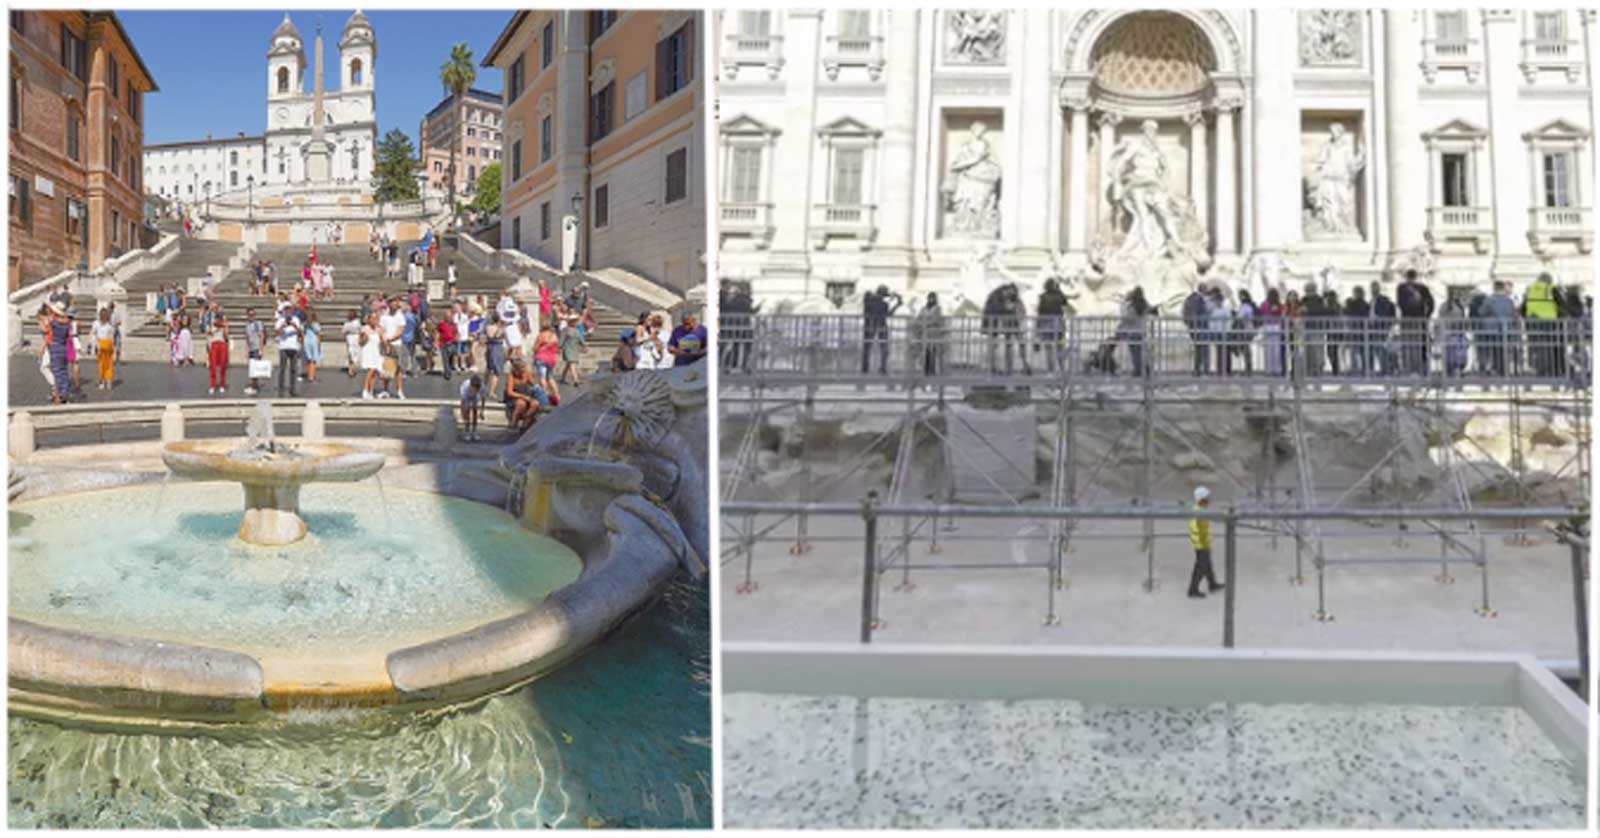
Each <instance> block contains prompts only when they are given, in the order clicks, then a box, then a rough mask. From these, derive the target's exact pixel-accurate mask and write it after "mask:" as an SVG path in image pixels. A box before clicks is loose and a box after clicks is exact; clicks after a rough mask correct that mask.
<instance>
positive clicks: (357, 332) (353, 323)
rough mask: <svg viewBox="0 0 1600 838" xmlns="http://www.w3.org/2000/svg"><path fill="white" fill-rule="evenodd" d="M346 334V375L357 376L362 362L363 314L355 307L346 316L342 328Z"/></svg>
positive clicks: (341, 330)
mask: <svg viewBox="0 0 1600 838" xmlns="http://www.w3.org/2000/svg"><path fill="white" fill-rule="evenodd" d="M340 332H341V333H342V334H343V335H344V351H345V362H344V372H345V375H348V376H350V377H352V378H353V377H355V374H356V368H357V367H358V366H360V364H361V315H360V314H359V313H357V312H356V310H355V309H350V313H349V314H347V315H345V317H344V328H342V329H340Z"/></svg>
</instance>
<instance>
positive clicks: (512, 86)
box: [506, 55, 526, 102]
mask: <svg viewBox="0 0 1600 838" xmlns="http://www.w3.org/2000/svg"><path fill="white" fill-rule="evenodd" d="M523 59H524V56H521V55H519V56H517V60H516V61H513V62H511V71H510V78H508V79H507V80H506V89H507V90H509V91H510V94H509V95H508V96H507V97H506V101H507V102H515V101H517V98H518V97H520V96H521V95H522V90H523V87H522V85H523V78H524V76H525V73H524V72H523V70H524V69H525V68H526V63H525V62H524V60H523Z"/></svg>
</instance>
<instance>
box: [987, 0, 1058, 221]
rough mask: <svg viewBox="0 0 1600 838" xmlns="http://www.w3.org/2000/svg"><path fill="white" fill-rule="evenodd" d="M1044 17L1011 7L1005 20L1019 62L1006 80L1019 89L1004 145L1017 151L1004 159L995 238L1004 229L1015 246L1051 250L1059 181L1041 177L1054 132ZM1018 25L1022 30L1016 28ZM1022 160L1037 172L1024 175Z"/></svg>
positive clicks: (1046, 167) (1047, 31) (1055, 116)
mask: <svg viewBox="0 0 1600 838" xmlns="http://www.w3.org/2000/svg"><path fill="white" fill-rule="evenodd" d="M1049 17H1050V15H1049V13H1048V12H1046V11H1043V10H1032V9H1024V10H1019V11H1014V12H1012V13H1011V14H1009V15H1007V16H1006V25H1007V26H1009V27H1010V28H1011V30H1012V32H1013V33H1015V34H1019V35H1020V37H1019V38H1016V40H1014V41H1013V44H1015V45H1016V46H1013V47H1012V57H1013V60H1014V61H1016V62H1017V65H1019V66H1018V70H1017V72H1016V74H1015V75H1014V76H1013V81H1012V83H1013V84H1015V85H1018V87H1019V89H1018V90H1017V92H1016V99H1015V101H1016V103H1017V107H1016V109H1015V110H1012V109H1010V108H1008V109H1007V114H1006V123H1005V132H1006V145H1007V146H1008V147H1010V148H1013V149H1018V150H1019V151H1020V154H1018V155H1017V156H1016V157H1014V158H1011V159H1007V160H1006V161H1005V174H1004V175H1003V177H1004V180H1002V181H1001V189H1000V192H1001V197H1002V198H1003V199H1005V200H1004V204H1005V209H1004V210H1003V211H1002V214H1001V218H1000V226H1001V239H1002V240H1004V239H1006V238H1009V236H1007V235H1006V234H1007V233H1008V232H1009V233H1010V236H1014V237H1015V238H1014V239H1012V241H1014V242H1015V243H1016V245H1017V247H1018V248H1019V249H1022V250H1028V251H1035V252H1038V251H1054V250H1055V249H1056V248H1055V243H1054V241H1053V236H1052V235H1051V231H1050V211H1049V209H1048V205H1049V203H1050V196H1051V195H1053V194H1055V192H1056V189H1058V188H1059V185H1058V184H1059V183H1060V181H1059V180H1058V181H1056V182H1055V183H1051V182H1050V178H1048V177H1044V176H1042V175H1044V173H1045V172H1048V171H1049V170H1050V163H1049V161H1050V153H1051V150H1052V147H1053V146H1054V145H1055V143H1054V142H1053V139H1054V137H1056V136H1059V131H1060V127H1059V126H1060V123H1059V122H1057V119H1058V117H1059V115H1058V114H1057V113H1056V112H1055V109H1054V108H1052V107H1051V101H1050V100H1051V99H1052V98H1053V93H1054V91H1053V90H1052V89H1051V84H1050V65H1051V55H1050V27H1049V26H1048V25H1047V23H1046V21H1048V19H1049ZM1018 29H1020V30H1022V31H1021V32H1020V33H1017V30H1018ZM1018 47H1020V49H1019V48H1018ZM1058 153H1059V152H1058ZM1025 160H1027V161H1037V163H1038V164H1040V165H1039V166H1038V169H1037V170H1036V171H1038V172H1039V175H1035V176H1030V175H1029V174H1027V172H1028V171H1029V170H1028V168H1026V167H1025V166H1024V165H1023V161H1025ZM1058 171H1059V170H1058ZM1007 215H1009V216H1010V218H1007V217H1006V216H1007Z"/></svg>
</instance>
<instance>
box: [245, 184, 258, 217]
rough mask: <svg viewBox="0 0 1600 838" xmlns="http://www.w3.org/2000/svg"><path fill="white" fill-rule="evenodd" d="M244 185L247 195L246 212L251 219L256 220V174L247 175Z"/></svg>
mask: <svg viewBox="0 0 1600 838" xmlns="http://www.w3.org/2000/svg"><path fill="white" fill-rule="evenodd" d="M244 185H245V196H246V197H245V199H244V206H245V214H246V217H248V218H249V219H250V221H252V222H254V221H255V220H256V176H255V175H247V176H245V179H244Z"/></svg>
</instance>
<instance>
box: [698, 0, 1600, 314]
mask: <svg viewBox="0 0 1600 838" xmlns="http://www.w3.org/2000/svg"><path fill="white" fill-rule="evenodd" d="M1596 25H1597V23H1596V17H1595V12H1593V11H1592V10H1586V11H1579V10H1555V9H1551V10H1514V11H1513V10H1477V9H1473V10H1465V9H1462V10H1450V9H1429V10H1426V11H1414V10H1405V11H1402V10H1393V11H1365V10H1350V9H1329V10H1314V9H1300V10H1295V9H1254V10H1229V11H1208V10H1203V9H1185V10H1174V11H1158V10H1140V9H1126V10H1107V11H1097V10H1044V9H1038V10H1027V11H991V10H976V11H962V10H940V11H927V10H924V11H916V10H901V9H893V10H861V11H851V10H815V9H812V10H766V11H758V12H740V11H725V12H719V13H718V14H717V21H716V27H715V29H714V37H713V48H714V49H715V50H716V54H715V55H714V63H715V65H716V68H717V70H718V73H719V79H718V85H719V88H718V112H719V123H718V132H719V139H720V144H719V151H718V159H717V160H716V166H717V171H718V173H719V177H718V179H717V189H718V196H719V203H720V213H719V220H720V228H719V237H720V242H721V244H720V256H719V268H718V270H719V275H720V280H721V281H722V282H723V283H748V284H749V286H750V289H751V291H752V292H753V294H754V295H755V297H756V299H757V300H758V301H759V300H813V301H814V300H815V299H817V298H821V297H823V296H826V297H827V298H830V299H833V300H835V301H841V300H844V299H846V298H849V297H851V296H852V295H854V294H856V293H859V291H860V290H864V289H865V288H868V287H875V286H877V285H880V284H885V285H888V286H890V287H891V288H894V289H896V290H899V291H902V292H912V293H920V292H925V291H938V292H941V293H944V292H950V291H952V290H957V289H959V288H960V287H961V286H962V277H963V274H964V272H965V273H966V275H968V276H970V272H971V270H972V265H973V264H974V263H981V262H982V261H983V259H982V258H981V257H983V256H985V255H987V256H990V257H998V259H997V260H995V261H996V262H997V264H998V266H999V267H997V268H996V270H999V271H1001V272H1002V273H1004V272H1009V273H1011V274H1013V275H1020V276H1025V277H1030V278H1032V277H1039V276H1044V275H1049V274H1052V273H1053V274H1055V275H1058V276H1080V277H1081V276H1087V277H1091V278H1095V277H1097V276H1098V277H1099V279H1098V280H1097V281H1100V282H1103V281H1104V278H1105V277H1106V276H1108V275H1111V274H1114V273H1115V269H1114V268H1113V267H1110V266H1112V265H1115V264H1116V254H1118V253H1127V252H1130V250H1129V248H1132V250H1133V251H1140V246H1138V245H1137V243H1136V242H1134V241H1132V240H1134V239H1136V238H1138V237H1139V236H1140V235H1143V232H1142V231H1143V230H1145V228H1142V227H1140V226H1139V225H1140V224H1143V223H1148V224H1149V225H1151V226H1150V227H1149V228H1148V230H1150V231H1154V232H1153V233H1151V234H1150V235H1151V236H1153V237H1154V239H1155V240H1154V241H1153V242H1145V245H1144V246H1145V247H1148V248H1153V249H1151V250H1149V251H1148V252H1156V253H1160V254H1164V255H1163V256H1162V258H1168V256H1167V255H1165V254H1170V253H1173V252H1176V251H1177V250H1185V251H1186V252H1188V254H1189V256H1191V257H1192V258H1191V259H1189V262H1190V263H1192V264H1197V265H1198V266H1199V274H1198V275H1199V276H1205V277H1220V278H1227V277H1240V276H1244V275H1245V274H1247V273H1250V272H1252V271H1255V270H1256V269H1257V266H1258V264H1259V263H1260V262H1261V261H1262V260H1263V259H1276V258H1278V257H1282V259H1283V260H1284V262H1283V263H1280V264H1286V265H1287V266H1288V268H1289V270H1290V272H1291V274H1292V275H1295V276H1303V277H1305V278H1310V277H1311V276H1313V275H1324V274H1326V275H1328V276H1332V277H1336V278H1337V282H1338V283H1341V284H1342V283H1354V282H1363V283H1364V282H1367V281H1371V280H1375V279H1385V280H1387V279H1389V278H1390V276H1391V274H1390V272H1391V271H1393V270H1395V269H1397V268H1400V267H1403V266H1405V265H1411V264H1418V263H1419V262H1420V263H1422V264H1423V265H1424V266H1425V267H1427V268H1430V269H1431V270H1432V273H1433V281H1434V283H1435V284H1436V285H1439V286H1444V287H1449V286H1461V287H1466V286H1475V287H1479V288H1482V287H1484V286H1485V284H1486V283H1487V281H1488V280H1489V279H1490V278H1491V277H1493V278H1504V279H1508V280H1512V281H1514V282H1516V283H1518V284H1519V285H1520V284H1521V283H1524V282H1526V281H1527V280H1528V279H1530V278H1532V277H1533V276H1534V275H1535V274H1536V273H1537V272H1538V271H1539V270H1542V269H1548V270H1552V271H1554V272H1556V273H1557V274H1558V275H1559V276H1560V279H1561V281H1562V282H1564V283H1565V282H1588V281H1589V278H1590V276H1591V271H1592V268H1591V257H1590V251H1591V248H1592V244H1593V231H1594V219H1593V205H1594V201H1593V185H1594V164H1595V156H1594V155H1595V150H1594V140H1593V133H1592V132H1593V126H1594V124H1595V121H1594V120H1595V112H1596V85H1595V84H1594V79H1593V72H1594V70H1593V67H1594V61H1595V59H1596V48H1597V44H1596V41H1597V39H1600V32H1597V31H1596ZM1329 268H1332V269H1333V271H1332V272H1329V271H1328V269H1329ZM1190 276H1191V278H1192V277H1194V276H1196V274H1194V273H1193V272H1191V273H1190ZM1112 285H1116V283H1115V282H1113V283H1112ZM1166 290H1167V291H1168V292H1173V291H1178V290H1182V289H1171V288H1169V289H1166ZM1339 290H1340V291H1341V292H1343V291H1344V290H1345V289H1343V288H1340V289H1339ZM1160 296H1163V297H1164V298H1170V293H1169V294H1164V295H1160Z"/></svg>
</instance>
